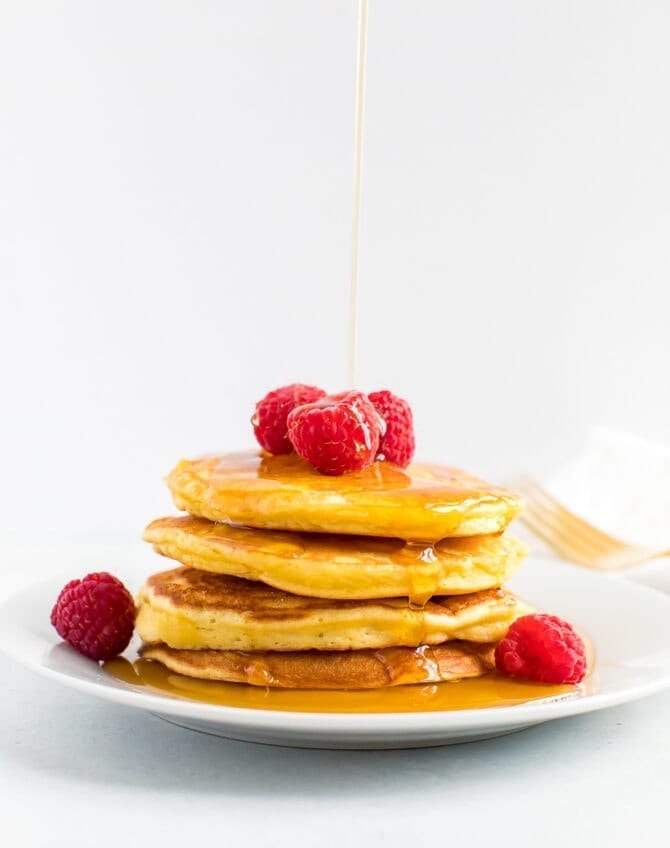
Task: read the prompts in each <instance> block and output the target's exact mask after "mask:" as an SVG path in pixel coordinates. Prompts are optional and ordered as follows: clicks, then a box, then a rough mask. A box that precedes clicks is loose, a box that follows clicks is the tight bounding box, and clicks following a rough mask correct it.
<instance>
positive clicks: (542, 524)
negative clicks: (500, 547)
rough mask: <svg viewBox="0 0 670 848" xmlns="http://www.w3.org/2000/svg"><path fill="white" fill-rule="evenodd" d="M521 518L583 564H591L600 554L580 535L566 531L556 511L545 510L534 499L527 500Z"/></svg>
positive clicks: (557, 548)
mask: <svg viewBox="0 0 670 848" xmlns="http://www.w3.org/2000/svg"><path fill="white" fill-rule="evenodd" d="M521 520H522V521H524V522H525V523H526V524H527V525H528V526H529V527H530V529H531V530H533V531H534V532H535V533H537V535H538V536H541V537H542V538H543V539H544V540H545V541H546V542H548V543H549V544H550V545H551V546H552V547H554V548H556V550H558V551H559V552H560V553H561V554H563V555H564V556H566V557H567V558H568V559H572V560H575V561H576V562H579V563H580V564H582V565H591V564H592V562H593V561H594V559H596V558H597V556H598V554H597V553H594V550H593V548H591V547H590V546H588V545H585V544H584V542H583V541H582V540H581V539H580V538H579V537H578V536H573V535H572V534H570V533H569V532H567V533H566V529H565V527H564V526H563V525H562V524H561V523H560V521H558V522H557V521H556V518H555V514H554V513H547V512H546V510H544V511H543V510H542V509H540V508H539V507H538V506H537V505H536V504H535V502H533V501H528V502H527V504H526V509H525V510H524V511H523V512H522V513H521Z"/></svg>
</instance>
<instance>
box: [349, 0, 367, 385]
mask: <svg viewBox="0 0 670 848" xmlns="http://www.w3.org/2000/svg"><path fill="white" fill-rule="evenodd" d="M367 30H368V0H359V4H358V57H357V63H356V120H355V124H354V208H353V218H352V232H351V295H350V317H349V386H350V388H352V389H353V388H355V387H356V342H357V335H358V267H359V258H360V241H361V177H362V173H363V118H364V116H365V67H366V52H367V41H368V37H367Z"/></svg>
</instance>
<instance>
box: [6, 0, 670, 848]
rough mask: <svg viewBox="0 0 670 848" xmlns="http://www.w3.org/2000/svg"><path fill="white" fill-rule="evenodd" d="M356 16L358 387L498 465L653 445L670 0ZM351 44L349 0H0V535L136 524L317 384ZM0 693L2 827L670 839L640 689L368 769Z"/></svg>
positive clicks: (658, 739)
mask: <svg viewBox="0 0 670 848" xmlns="http://www.w3.org/2000/svg"><path fill="white" fill-rule="evenodd" d="M369 35H370V42H369V85H368V112H367V123H366V148H365V163H364V187H363V188H364V190H363V212H364V216H363V241H362V266H361V286H362V290H361V310H360V357H359V383H360V385H361V387H362V388H365V389H373V388H378V387H389V388H392V389H394V390H395V391H397V392H398V393H401V394H403V395H405V396H406V397H407V398H408V399H409V400H410V401H411V402H412V404H413V407H414V410H415V417H416V422H417V431H418V432H417V435H418V445H419V451H418V452H419V455H421V456H422V457H424V458H427V459H434V460H439V461H443V462H448V463H452V464H455V465H463V466H466V467H469V468H471V469H472V470H475V471H479V472H481V473H483V474H487V475H491V476H494V477H498V478H500V479H504V478H505V476H506V475H508V474H512V473H515V472H518V471H520V470H523V469H526V470H530V471H533V472H535V473H537V474H542V473H543V472H545V471H549V470H551V469H552V468H554V467H555V466H557V465H559V464H560V463H561V462H562V460H563V459H564V458H566V457H568V456H569V455H570V454H571V453H572V452H573V451H574V450H575V449H576V448H577V447H578V446H579V444H580V443H581V442H582V440H583V439H584V438H585V436H586V434H587V432H588V431H589V430H590V428H591V427H592V426H593V425H595V424H606V425H610V426H614V427H620V428H623V429H627V430H630V431H632V432H634V433H638V434H640V435H642V436H647V437H651V438H653V439H657V440H660V441H666V442H667V441H668V433H669V432H670V403H669V401H668V382H669V381H668V367H669V365H670V356H669V354H670V341H669V335H670V334H669V330H668V311H669V307H670V296H669V294H668V281H669V280H670V238H669V237H668V234H669V232H670V164H669V163H670V156H669V155H668V150H670V107H669V106H668V101H669V91H670V50H669V49H668V45H669V44H670V5H669V4H668V3H666V2H664V0H658V2H652V0H625V2H612V0H579V2H578V1H577V0H572V2H567V1H566V0H554V2H547V0H504V2H499V0H469V2H447V0H432V2H429V1H428V0H371V12H370V27H369ZM355 40H356V7H355V3H354V0H347V2H344V0H273V2H270V0H265V2H260V0H242V2H239V0H238V2H235V3H233V2H230V0H216V1H215V0H211V2H203V0H180V2H158V0H155V1H154V2H150V0H115V2H104V3H103V2H100V0H79V2H76V1H75V0H61V2H47V0H43V2H36V0H0V287H1V291H0V369H1V372H0V377H1V380H0V386H1V388H2V399H1V401H0V403H1V409H0V470H1V474H2V478H1V484H0V537H2V538H3V539H4V538H9V537H15V538H17V539H18V540H19V541H25V540H28V541H30V542H32V541H34V540H39V539H43V538H47V539H48V540H49V542H50V543H51V542H53V541H54V540H58V539H69V540H70V541H75V542H79V541H83V540H85V539H90V538H105V539H117V538H128V539H136V538H137V537H138V536H139V534H140V533H141V529H142V527H143V526H144V524H145V523H146V522H147V521H148V520H150V519H151V518H153V517H155V516H156V515H158V514H160V513H163V512H167V511H169V510H170V509H171V507H170V503H169V499H168V497H167V493H166V491H165V488H164V486H163V484H162V482H161V478H162V476H163V474H164V473H165V472H167V470H168V469H169V468H170V467H171V466H172V464H173V463H174V462H175V461H176V460H177V459H178V458H179V457H180V456H182V455H185V456H188V455H193V454H197V453H200V452H204V451H207V450H213V449H222V450H225V449H234V448H238V447H244V446H246V445H249V444H250V443H251V440H252V435H251V430H250V427H249V424H248V418H249V416H250V414H251V410H252V408H253V405H254V402H255V400H256V399H258V398H259V397H260V396H261V395H263V394H264V393H265V392H266V391H267V390H268V389H269V388H272V387H274V386H276V385H279V384H282V383H286V382H290V381H294V380H300V381H306V382H316V383H320V384H322V385H323V386H324V387H326V388H329V389H332V390H336V389H340V388H343V387H344V385H345V382H346V378H347V340H348V324H347V322H348V313H349V304H348V292H349V262H350V254H349V251H350V227H351V201H352V165H353V162H352V140H353V113H354V102H353V94H354V70H355ZM3 550H11V549H10V548H6V549H5V548H3ZM62 550H63V551H65V550H67V549H65V548H63V549H62ZM85 550H88V549H85V548H82V551H83V552H84V551H85ZM95 550H97V548H96V549H95ZM82 556H83V554H82ZM112 559H114V557H112ZM99 565H100V563H97V562H95V563H91V567H99ZM2 567H3V569H4V573H5V576H4V577H3V580H2V593H3V597H4V594H8V593H9V592H10V591H12V590H13V589H14V588H18V587H19V586H20V585H23V584H24V583H25V582H26V581H27V580H31V579H38V578H42V577H44V576H46V575H47V573H48V572H49V570H50V569H52V568H53V567H54V565H53V560H52V558H50V557H49V556H48V555H47V556H45V557H44V559H43V560H42V561H40V563H39V567H38V566H36V568H35V570H31V569H27V570H26V573H21V569H20V568H17V566H16V562H15V561H14V560H13V558H12V557H11V556H9V555H7V556H3V558H2ZM108 567H110V568H111V569H112V570H114V568H115V566H114V563H110V564H109V566H108ZM622 626H625V619H624V620H623V621H622ZM0 678H1V679H2V680H3V695H2V697H0V725H1V726H2V727H3V733H2V734H1V735H0V737H1V738H0V798H1V799H2V800H1V801H0V809H1V811H2V812H1V814H0V817H1V820H2V828H1V829H2V834H3V835H2V838H1V839H0V841H3V840H4V841H7V839H8V840H9V843H8V844H10V843H11V844H12V845H15V846H23V845H26V846H30V848H34V846H42V845H45V846H47V845H48V846H50V848H51V846H56V845H58V846H60V845H68V846H71V845H85V844H86V845H87V844H92V842H93V841H94V842H96V844H98V845H101V846H102V845H105V846H107V845H109V846H118V845H121V844H123V845H129V846H131V845H135V844H147V845H148V844H156V843H159V842H160V844H162V845H173V844H177V841H178V844H180V845H183V844H190V843H193V844H196V843H197V844H205V843H208V844H209V843H213V842H215V843H216V844H218V843H221V844H222V845H225V846H227V845H229V844H230V845H250V846H251V845H253V846H256V845H259V846H261V845H263V846H264V845H268V844H275V845H277V846H279V845H296V844H310V845H313V844H314V843H315V841H316V842H317V843H318V844H320V845H323V846H326V845H339V846H343V845H345V844H352V845H363V844H364V845H391V844H398V845H400V844H402V845H409V844H411V845H417V846H420V845H425V844H430V845H431V846H433V845H438V844H442V843H445V844H446V843H450V842H453V841H454V839H456V840H457V841H460V842H465V841H467V844H468V845H472V846H477V845H480V844H497V845H504V846H507V845H511V844H513V845H515V846H519V845H520V846H525V845H531V844H532V845H534V844H538V842H541V843H542V844H545V845H552V846H553V845H564V844H566V842H567V843H569V844H571V845H576V846H581V845H592V844H595V842H594V840H596V841H597V839H598V838H599V837H602V841H603V842H604V843H606V844H608V845H614V846H618V845H629V844H631V842H632V841H635V840H637V841H638V842H644V843H645V844H648V845H660V844H664V840H665V838H666V837H665V835H661V831H660V828H661V827H663V828H664V829H666V830H667V824H666V823H665V822H664V821H662V825H661V824H659V821H661V820H662V816H663V811H664V809H665V805H666V796H667V789H666V787H667V780H666V779H664V775H666V776H667V773H668V769H669V768H670V750H669V748H668V734H667V715H668V709H669V705H670V700H669V696H668V695H667V694H666V695H661V696H657V697H655V698H651V699H648V700H646V701H641V702H638V703H635V704H632V705H629V706H627V707H620V708H616V709H614V710H608V711H606V712H604V713H600V714H594V715H589V716H582V717H579V718H576V719H572V720H570V721H567V722H561V723H552V724H549V725H544V726H541V727H538V728H535V729H533V730H530V731H528V732H526V733H524V734H521V735H519V736H510V737H506V738H503V739H498V740H494V741H491V742H482V743H477V744H475V745H469V746H461V747H458V748H443V749H435V750H432V751H414V752H412V751H409V752H386V753H383V752H382V753H376V754H370V753H332V752H309V751H287V750H282V749H272V748H261V747H257V746H250V745H244V744H241V743H235V742H225V741H220V740H212V739H209V738H207V737H204V736H198V735H195V734H189V733H187V732H185V731H183V730H179V729H176V728H170V727H168V726H164V725H163V724H162V723H160V722H159V721H158V720H157V719H155V720H154V719H151V718H150V717H147V716H145V715H141V714H139V713H136V712H133V711H131V710H129V709H124V708H121V707H116V706H114V705H104V704H100V703H99V702H97V701H95V700H94V699H92V698H87V697H85V696H83V695H82V696H79V695H76V694H74V693H72V692H69V691H66V690H61V689H60V688H58V687H55V686H54V685H53V684H51V683H50V682H47V681H43V680H41V679H40V678H38V677H37V676H36V675H34V674H32V673H30V672H28V671H25V670H24V669H21V668H19V667H18V666H17V665H15V664H13V663H11V662H9V661H8V660H5V659H2V660H0ZM659 816H660V817H661V818H660V819H659ZM428 834H430V838H428ZM666 835H667V834H666ZM4 841H3V844H4ZM666 841H667V840H666Z"/></svg>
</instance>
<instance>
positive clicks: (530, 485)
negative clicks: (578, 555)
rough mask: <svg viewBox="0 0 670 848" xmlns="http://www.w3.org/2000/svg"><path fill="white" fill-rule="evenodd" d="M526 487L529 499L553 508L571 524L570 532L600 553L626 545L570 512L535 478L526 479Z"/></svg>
mask: <svg viewBox="0 0 670 848" xmlns="http://www.w3.org/2000/svg"><path fill="white" fill-rule="evenodd" d="M524 482H525V487H526V488H527V491H528V495H529V500H531V499H532V500H535V501H536V502H537V504H538V507H539V508H540V509H542V510H543V511H544V510H551V511H553V512H555V513H556V514H558V515H559V516H560V518H561V520H562V521H563V522H564V523H565V524H566V525H568V524H569V526H570V532H571V533H574V534H575V535H579V536H580V537H581V538H582V539H583V540H584V541H585V542H588V543H589V544H590V546H591V547H592V549H593V550H594V551H595V552H598V553H601V554H602V553H605V552H607V551H611V550H615V549H620V548H623V547H624V543H623V542H621V541H620V540H619V539H615V538H614V537H613V536H610V535H609V534H607V533H604V532H603V531H602V530H599V529H598V528H597V527H594V526H593V525H592V524H590V523H589V522H588V521H586V520H585V519H583V518H580V517H579V516H578V515H575V514H574V513H573V512H570V510H569V509H567V508H566V507H564V506H563V504H561V503H560V502H559V501H557V500H556V498H554V497H553V496H552V495H551V494H549V492H547V490H546V489H544V488H543V487H542V486H540V484H539V483H536V482H535V481H533V480H529V479H526V480H525V481H524Z"/></svg>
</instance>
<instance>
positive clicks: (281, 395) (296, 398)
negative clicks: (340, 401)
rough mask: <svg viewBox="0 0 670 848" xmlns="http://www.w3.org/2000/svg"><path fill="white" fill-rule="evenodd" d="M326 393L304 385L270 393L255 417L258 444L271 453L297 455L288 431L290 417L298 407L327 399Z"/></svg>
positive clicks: (290, 386) (253, 422)
mask: <svg viewBox="0 0 670 848" xmlns="http://www.w3.org/2000/svg"><path fill="white" fill-rule="evenodd" d="M325 394H326V393H325V392H324V391H323V389H319V388H318V387H317V386H306V385H304V383H291V385H289V386H282V387H281V388H280V389H274V390H273V391H271V392H268V393H267V394H266V395H265V397H264V398H262V399H261V400H259V401H258V403H257V404H256V409H255V411H254V414H253V416H252V418H251V423H252V424H253V427H254V433H255V435H256V439H257V440H258V444H259V445H260V446H261V447H262V448H264V449H265V450H266V451H268V452H269V453H274V454H282V453H293V445H292V444H291V442H290V441H289V439H288V434H287V431H286V419H287V417H288V414H289V413H290V412H291V411H292V410H293V409H295V408H296V406H302V404H304V403H313V402H314V401H316V400H319V399H320V398H322V397H325Z"/></svg>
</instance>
